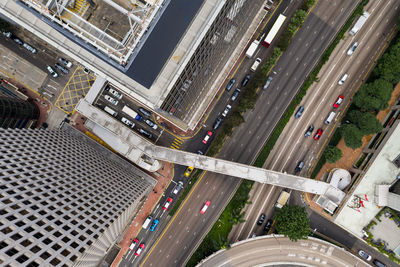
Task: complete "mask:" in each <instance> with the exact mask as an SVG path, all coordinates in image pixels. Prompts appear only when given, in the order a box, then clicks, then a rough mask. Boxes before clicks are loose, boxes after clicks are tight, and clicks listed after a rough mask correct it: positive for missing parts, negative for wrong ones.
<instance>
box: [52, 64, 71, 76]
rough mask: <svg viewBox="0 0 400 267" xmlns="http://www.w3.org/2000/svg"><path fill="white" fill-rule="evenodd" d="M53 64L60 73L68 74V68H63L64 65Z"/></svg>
mask: <svg viewBox="0 0 400 267" xmlns="http://www.w3.org/2000/svg"><path fill="white" fill-rule="evenodd" d="M54 66H55V67H56V69H59V70H60V71H61V72H62V73H64V74H68V72H69V70H68V69H67V68H65V67H64V66H62V65H61V64H58V63H56V64H54Z"/></svg>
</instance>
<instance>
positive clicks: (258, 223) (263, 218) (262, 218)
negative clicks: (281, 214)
mask: <svg viewBox="0 0 400 267" xmlns="http://www.w3.org/2000/svg"><path fill="white" fill-rule="evenodd" d="M264 220H265V214H264V213H261V215H260V217H259V218H258V221H257V225H261V224H262V223H263V222H264Z"/></svg>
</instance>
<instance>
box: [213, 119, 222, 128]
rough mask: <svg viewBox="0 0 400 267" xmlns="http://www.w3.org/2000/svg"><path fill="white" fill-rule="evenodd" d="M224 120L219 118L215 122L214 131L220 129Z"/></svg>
mask: <svg viewBox="0 0 400 267" xmlns="http://www.w3.org/2000/svg"><path fill="white" fill-rule="evenodd" d="M222 120H223V119H222V117H218V118H217V119H216V120H215V122H214V125H213V129H214V130H217V129H218V127H219V126H221V123H222Z"/></svg>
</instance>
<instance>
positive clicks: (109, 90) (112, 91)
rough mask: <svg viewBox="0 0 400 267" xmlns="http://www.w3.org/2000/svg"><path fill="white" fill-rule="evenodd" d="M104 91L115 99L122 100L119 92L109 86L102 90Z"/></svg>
mask: <svg viewBox="0 0 400 267" xmlns="http://www.w3.org/2000/svg"><path fill="white" fill-rule="evenodd" d="M104 90H106V91H108V92H110V94H112V95H113V96H115V97H116V98H117V99H121V98H122V94H121V93H120V92H118V91H116V90H114V89H112V88H111V87H110V86H106V88H104Z"/></svg>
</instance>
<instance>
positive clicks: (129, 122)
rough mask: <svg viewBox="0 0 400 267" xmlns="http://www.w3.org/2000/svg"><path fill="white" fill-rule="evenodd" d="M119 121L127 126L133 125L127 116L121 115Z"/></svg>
mask: <svg viewBox="0 0 400 267" xmlns="http://www.w3.org/2000/svg"><path fill="white" fill-rule="evenodd" d="M121 121H122V122H123V123H125V124H126V125H128V126H129V127H131V128H133V127H135V124H134V123H133V122H132V121H130V120H128V119H127V118H125V117H122V118H121Z"/></svg>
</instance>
